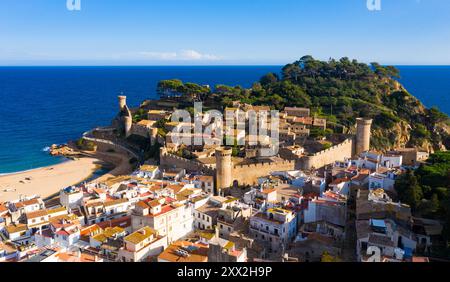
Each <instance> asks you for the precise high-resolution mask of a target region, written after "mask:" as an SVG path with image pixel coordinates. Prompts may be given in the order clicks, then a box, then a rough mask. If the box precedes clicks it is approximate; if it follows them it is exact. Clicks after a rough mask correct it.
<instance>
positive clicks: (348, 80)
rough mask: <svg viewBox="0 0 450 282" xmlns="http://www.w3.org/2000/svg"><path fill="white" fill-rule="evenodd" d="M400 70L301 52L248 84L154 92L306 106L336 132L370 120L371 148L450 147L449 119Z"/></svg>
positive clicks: (220, 101)
mask: <svg viewBox="0 0 450 282" xmlns="http://www.w3.org/2000/svg"><path fill="white" fill-rule="evenodd" d="M400 75H401V74H400V73H399V71H398V70H397V69H396V68H395V67H392V66H386V67H385V66H381V65H379V64H377V63H372V64H371V65H367V64H364V63H360V62H358V61H356V60H349V59H348V58H342V59H340V60H334V59H330V60H329V61H319V60H315V59H314V58H313V57H311V56H304V57H302V58H301V59H300V60H298V61H296V62H294V63H292V64H288V65H286V66H285V67H283V69H282V72H281V74H274V73H269V74H267V75H265V76H263V77H262V78H261V79H260V81H258V82H255V83H254V84H253V86H252V87H251V88H250V89H245V88H242V87H240V86H234V87H233V86H226V85H217V86H216V87H215V88H214V91H213V92H212V93H210V90H209V89H206V88H204V87H203V86H198V85H197V86H196V85H193V84H192V83H186V84H183V83H182V82H181V81H178V80H172V81H163V82H160V84H159V88H158V89H159V92H160V93H166V92H167V90H173V91H176V92H177V93H183V94H189V95H188V96H190V97H193V98H194V99H201V100H208V101H213V103H212V104H215V105H222V106H230V105H231V104H232V102H233V101H235V100H240V101H241V102H244V103H248V104H253V105H270V106H271V107H273V108H274V109H278V110H281V109H283V108H284V107H285V106H298V107H311V108H312V110H313V111H312V112H313V113H314V114H315V115H316V116H321V117H325V118H327V120H328V123H329V124H330V125H331V127H332V129H333V130H335V131H336V132H349V131H352V130H354V128H353V126H354V124H355V122H356V118H357V117H370V118H373V119H374V126H373V129H374V134H373V138H372V145H373V147H374V148H376V149H381V150H383V149H391V148H395V147H405V146H415V147H420V148H422V149H425V150H428V151H434V150H442V149H445V148H446V147H447V148H448V147H450V137H449V136H450V122H449V118H448V116H447V115H445V114H443V113H441V112H440V111H439V110H438V109H436V108H431V109H427V108H426V107H424V106H423V104H422V103H421V102H420V101H419V100H418V99H417V98H415V97H414V96H413V95H411V94H410V93H408V91H407V90H406V89H405V88H404V87H403V86H402V85H401V84H400V83H399V82H398V81H397V80H396V78H399V77H400Z"/></svg>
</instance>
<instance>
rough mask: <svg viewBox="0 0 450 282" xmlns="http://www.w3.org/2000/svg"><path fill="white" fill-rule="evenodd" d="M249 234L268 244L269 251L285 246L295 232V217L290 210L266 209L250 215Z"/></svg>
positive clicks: (293, 236)
mask: <svg viewBox="0 0 450 282" xmlns="http://www.w3.org/2000/svg"><path fill="white" fill-rule="evenodd" d="M250 234H251V236H252V237H253V238H254V239H255V240H261V241H263V242H265V243H267V244H268V245H269V252H270V251H278V250H280V249H282V248H284V247H286V246H287V245H288V244H289V243H290V242H291V241H292V240H293V239H294V238H295V236H296V234H297V218H296V214H295V213H294V212H292V211H289V210H285V209H280V208H276V209H268V210H266V211H265V212H259V213H257V214H255V215H254V216H252V217H250Z"/></svg>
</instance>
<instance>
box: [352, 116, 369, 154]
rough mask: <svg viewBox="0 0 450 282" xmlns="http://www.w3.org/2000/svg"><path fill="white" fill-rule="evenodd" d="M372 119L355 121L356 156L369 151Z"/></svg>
mask: <svg viewBox="0 0 450 282" xmlns="http://www.w3.org/2000/svg"><path fill="white" fill-rule="evenodd" d="M371 127H372V119H368V118H357V119H356V152H355V153H356V155H359V154H361V153H362V152H366V151H369V150H370V137H371Z"/></svg>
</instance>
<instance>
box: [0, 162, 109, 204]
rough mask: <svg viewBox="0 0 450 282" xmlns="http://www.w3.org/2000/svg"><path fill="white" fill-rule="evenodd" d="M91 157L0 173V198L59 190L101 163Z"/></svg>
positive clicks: (43, 195) (79, 180) (80, 179)
mask: <svg viewBox="0 0 450 282" xmlns="http://www.w3.org/2000/svg"><path fill="white" fill-rule="evenodd" d="M104 164H105V162H104V161H102V160H100V159H98V158H95V157H82V158H77V159H73V160H71V159H67V160H65V161H63V162H61V163H59V164H56V165H51V166H46V167H42V168H36V169H31V170H27V171H22V172H16V173H11V174H6V175H0V202H6V201H13V200H18V199H19V198H20V197H21V196H22V195H23V196H27V197H29V196H35V195H39V196H40V197H41V198H43V199H44V198H47V197H50V196H52V195H55V193H58V192H59V190H61V189H63V188H66V187H69V186H72V185H76V184H79V183H82V182H83V181H85V180H87V179H89V178H90V177H92V175H93V174H94V173H95V172H96V171H97V170H99V166H103V165H104Z"/></svg>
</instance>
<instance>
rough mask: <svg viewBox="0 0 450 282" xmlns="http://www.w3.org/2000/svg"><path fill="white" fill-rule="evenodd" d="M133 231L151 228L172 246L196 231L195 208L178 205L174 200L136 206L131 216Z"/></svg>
mask: <svg viewBox="0 0 450 282" xmlns="http://www.w3.org/2000/svg"><path fill="white" fill-rule="evenodd" d="M131 224H132V228H133V230H137V229H140V228H142V227H145V226H149V227H150V228H152V229H154V230H155V231H156V232H157V233H158V234H159V235H161V236H164V237H167V243H168V244H170V243H171V242H174V241H176V240H179V239H180V238H182V237H184V236H186V235H187V234H189V233H190V232H192V231H193V230H194V228H193V225H194V218H193V206H192V205H191V204H190V203H188V204H184V205H183V204H177V203H175V202H173V199H168V198H160V199H157V200H146V201H141V202H139V203H137V204H136V207H135V209H134V211H133V214H132V216H131Z"/></svg>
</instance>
